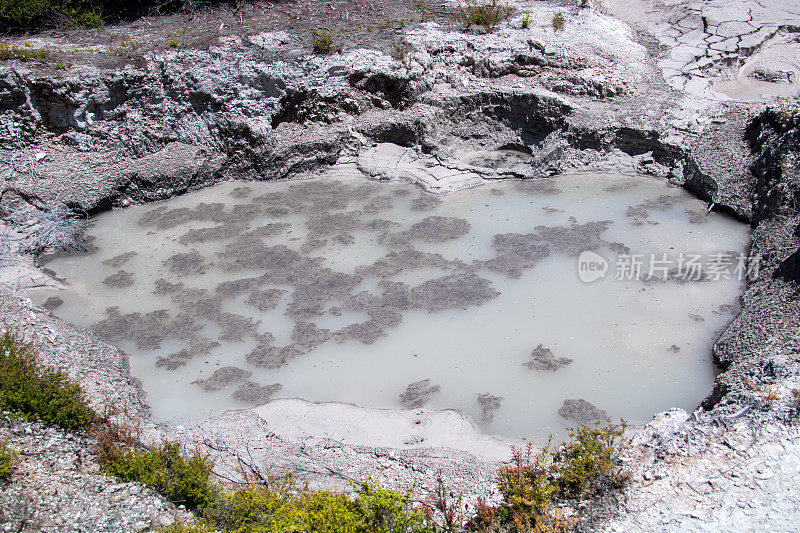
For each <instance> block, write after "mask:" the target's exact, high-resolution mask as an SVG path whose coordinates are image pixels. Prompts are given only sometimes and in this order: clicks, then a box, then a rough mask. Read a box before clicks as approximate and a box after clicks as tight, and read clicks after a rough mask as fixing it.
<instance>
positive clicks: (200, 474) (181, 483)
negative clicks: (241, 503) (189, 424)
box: [97, 425, 217, 509]
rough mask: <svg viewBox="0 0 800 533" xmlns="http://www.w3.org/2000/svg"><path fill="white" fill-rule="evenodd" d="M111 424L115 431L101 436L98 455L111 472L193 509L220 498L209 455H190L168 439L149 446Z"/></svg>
mask: <svg viewBox="0 0 800 533" xmlns="http://www.w3.org/2000/svg"><path fill="white" fill-rule="evenodd" d="M109 427H110V428H111V429H107V430H106V431H110V432H112V434H109V435H108V436H106V437H103V436H102V435H101V436H99V437H98V441H99V443H100V444H99V449H98V454H97V460H98V463H100V465H101V466H102V467H103V469H104V470H105V471H106V473H107V474H109V475H112V476H114V477H117V478H119V479H121V480H122V481H138V482H139V483H143V484H145V485H147V486H149V487H152V488H153V489H155V490H156V491H158V492H159V493H161V494H162V495H163V496H164V497H166V498H167V499H169V500H170V501H171V502H173V503H176V504H183V505H185V506H186V507H188V508H189V509H201V508H203V507H205V506H208V505H210V504H211V503H212V502H213V501H214V500H215V499H216V494H217V488H216V487H215V486H214V484H213V483H212V482H211V469H212V467H213V464H212V463H211V461H210V460H209V459H208V457H207V456H205V455H202V454H200V453H193V454H191V455H186V454H184V451H183V449H182V446H181V445H180V444H179V443H176V442H166V441H165V442H162V443H161V444H159V445H157V446H153V447H152V448H149V449H148V448H146V447H144V446H143V445H142V444H141V443H140V442H139V441H138V439H135V438H133V437H132V435H131V434H130V433H129V432H128V431H127V430H119V429H113V428H114V426H113V425H110V426H109ZM117 428H119V426H117ZM113 432H117V433H116V434H113Z"/></svg>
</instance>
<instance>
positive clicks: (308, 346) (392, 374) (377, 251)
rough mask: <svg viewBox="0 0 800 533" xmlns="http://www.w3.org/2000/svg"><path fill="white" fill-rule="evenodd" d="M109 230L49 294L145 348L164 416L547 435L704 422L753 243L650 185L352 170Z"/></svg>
mask: <svg viewBox="0 0 800 533" xmlns="http://www.w3.org/2000/svg"><path fill="white" fill-rule="evenodd" d="M88 233H89V238H90V249H89V250H88V251H87V253H82V254H76V255H73V256H67V257H57V258H55V257H54V258H52V259H50V260H49V261H47V264H46V266H47V268H49V269H52V270H53V271H54V272H55V273H56V274H57V275H58V276H59V277H61V278H63V279H64V280H65V282H66V283H67V284H68V288H66V289H63V290H58V291H56V290H48V291H36V292H31V293H29V297H30V298H31V299H33V300H34V301H35V302H36V303H39V304H43V305H45V306H46V307H48V308H50V309H52V310H53V312H54V313H55V314H57V315H58V316H60V317H62V318H64V319H65V320H68V321H70V322H73V323H75V324H78V325H80V326H84V327H86V328H88V329H90V330H92V331H94V332H95V333H96V334H98V335H99V336H101V337H103V338H105V339H107V340H108V341H109V342H111V343H112V344H114V345H115V346H118V347H119V348H121V349H123V350H124V351H126V352H127V353H128V354H130V362H131V368H132V371H133V373H134V375H136V376H137V377H138V378H139V379H140V380H141V382H142V384H143V387H144V390H145V391H146V392H147V395H148V396H147V398H148V402H149V403H150V405H151V406H152V409H153V414H154V415H155V417H156V418H158V419H160V420H164V421H169V422H172V423H186V422H189V421H192V420H197V419H199V418H202V417H206V416H208V415H213V414H216V413H219V412H222V411H224V410H227V409H234V408H242V407H247V406H250V405H255V404H258V403H264V402H266V401H268V400H270V399H275V398H283V397H300V398H304V399H307V400H311V401H333V402H348V403H353V404H356V405H359V406H364V407H381V408H407V409H418V408H422V407H424V408H430V409H444V408H452V409H457V410H459V411H461V412H463V413H464V414H466V415H467V416H468V417H469V418H470V419H471V420H473V421H474V423H475V424H476V425H477V426H478V427H479V429H480V430H481V431H483V432H486V433H490V434H496V435H500V436H506V437H512V438H518V437H530V438H533V439H534V440H539V441H541V440H542V439H544V438H545V437H546V436H547V435H548V434H550V433H556V434H558V433H561V432H563V428H564V426H565V425H574V424H575V423H576V421H577V422H588V421H591V420H594V419H603V418H606V417H607V418H610V419H618V418H620V417H623V418H625V419H627V420H629V421H632V422H643V421H646V420H648V419H649V418H650V417H651V416H652V415H653V414H654V413H656V412H658V411H661V410H664V409H667V408H670V407H683V408H687V409H691V408H693V407H695V406H696V405H697V404H698V403H699V401H701V400H702V398H703V397H704V395H705V394H707V393H708V391H709V390H710V388H711V383H712V380H713V378H714V367H713V365H712V361H711V353H710V349H711V345H712V342H713V340H714V338H715V335H716V334H717V333H718V332H719V331H720V330H721V329H722V328H724V327H725V325H726V324H727V323H728V322H729V321H730V320H731V318H732V317H733V314H734V313H735V312H736V309H737V307H736V306H737V300H738V297H739V295H740V293H741V290H742V284H743V281H742V272H741V263H740V260H741V253H742V252H743V251H744V248H745V245H746V242H747V239H748V235H749V232H748V228H747V227H746V226H745V225H743V224H740V223H737V222H735V221H733V220H731V219H729V218H727V217H725V216H723V215H720V214H716V213H713V212H712V213H707V212H706V208H705V205H704V204H703V203H702V202H700V201H699V200H697V199H696V198H694V197H692V196H690V195H689V194H688V193H686V192H685V191H683V190H682V189H679V188H676V187H672V186H670V185H668V184H666V183H663V182H660V181H656V180H652V179H648V178H642V177H632V176H622V175H608V174H586V175H568V176H561V177H557V178H553V179H550V180H546V181H535V182H532V181H527V182H517V181H504V182H497V183H492V184H488V185H485V186H481V187H476V188H472V189H467V190H461V191H457V192H454V193H450V194H448V195H445V196H433V195H429V194H427V193H423V192H422V191H420V190H419V189H418V188H416V187H414V186H413V185H410V184H407V183H402V182H385V183H378V182H375V181H371V180H368V179H366V178H365V177H364V176H363V175H361V174H360V173H359V172H358V171H357V170H355V168H351V167H345V168H344V169H342V168H334V169H333V170H331V171H329V172H327V173H326V174H325V175H321V176H318V177H315V178H313V179H308V180H302V181H287V182H233V183H226V184H222V185H218V186H215V187H212V188H208V189H205V190H202V191H199V192H194V193H190V194H186V195H184V196H181V197H176V198H173V199H170V200H168V201H165V202H161V203H158V204H150V205H145V206H137V207H131V208H126V209H121V210H117V211H113V212H109V213H105V214H102V215H99V216H98V217H96V218H95V219H94V220H93V223H92V225H91V228H90V230H89V232H88ZM588 251H591V252H593V254H586V253H584V252H588ZM594 254H597V255H594ZM587 257H588V259H590V260H591V261H590V262H591V268H594V269H595V270H594V271H593V272H596V273H597V274H596V276H595V277H597V279H594V280H592V281H591V282H589V281H588V278H587V277H586V275H584V276H581V275H580V274H581V272H579V268H581V265H583V267H584V268H587V269H588V268H589V266H588V264H589V263H582V262H581V261H580V260H582V259H586V258H587ZM689 267H691V268H689ZM584 274H586V272H584ZM582 277H583V280H582Z"/></svg>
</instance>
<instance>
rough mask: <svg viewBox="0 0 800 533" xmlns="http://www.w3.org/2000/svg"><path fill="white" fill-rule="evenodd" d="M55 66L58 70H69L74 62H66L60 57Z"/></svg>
mask: <svg viewBox="0 0 800 533" xmlns="http://www.w3.org/2000/svg"><path fill="white" fill-rule="evenodd" d="M55 68H56V69H57V70H69V69H70V68H72V63H66V62H64V61H61V60H60V59H59V60H58V61H56V64H55Z"/></svg>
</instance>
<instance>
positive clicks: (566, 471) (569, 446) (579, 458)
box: [553, 421, 628, 497]
mask: <svg viewBox="0 0 800 533" xmlns="http://www.w3.org/2000/svg"><path fill="white" fill-rule="evenodd" d="M625 428H626V424H625V422H624V421H623V422H621V423H620V424H616V425H615V424H608V425H606V426H601V425H600V424H599V422H598V423H597V424H596V425H595V427H586V426H581V427H579V428H578V429H573V428H569V441H568V442H566V443H565V444H564V445H563V446H561V448H559V449H558V450H557V451H556V453H555V455H554V456H553V463H554V465H555V466H556V468H557V470H558V474H559V478H558V486H559V491H560V493H561V494H562V495H563V496H567V497H584V496H587V495H594V494H599V493H602V492H604V491H606V490H609V489H618V488H621V487H622V486H623V485H624V484H625V483H626V482H627V481H628V474H627V473H626V472H625V471H624V470H623V469H622V467H621V466H619V465H618V464H617V463H616V462H615V460H616V459H617V456H618V455H619V453H620V451H621V450H622V449H624V448H625V447H627V445H628V442H627V440H625V438H624V437H623V434H624V432H625Z"/></svg>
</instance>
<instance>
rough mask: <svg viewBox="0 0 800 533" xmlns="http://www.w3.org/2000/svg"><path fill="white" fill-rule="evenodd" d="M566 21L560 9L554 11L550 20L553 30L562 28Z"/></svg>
mask: <svg viewBox="0 0 800 533" xmlns="http://www.w3.org/2000/svg"><path fill="white" fill-rule="evenodd" d="M566 21H567V19H566V18H565V17H564V13H562V12H561V11H556V13H555V14H554V15H553V20H552V22H551V23H552V25H553V31H558V30H561V29H563V28H564V23H565V22H566Z"/></svg>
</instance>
